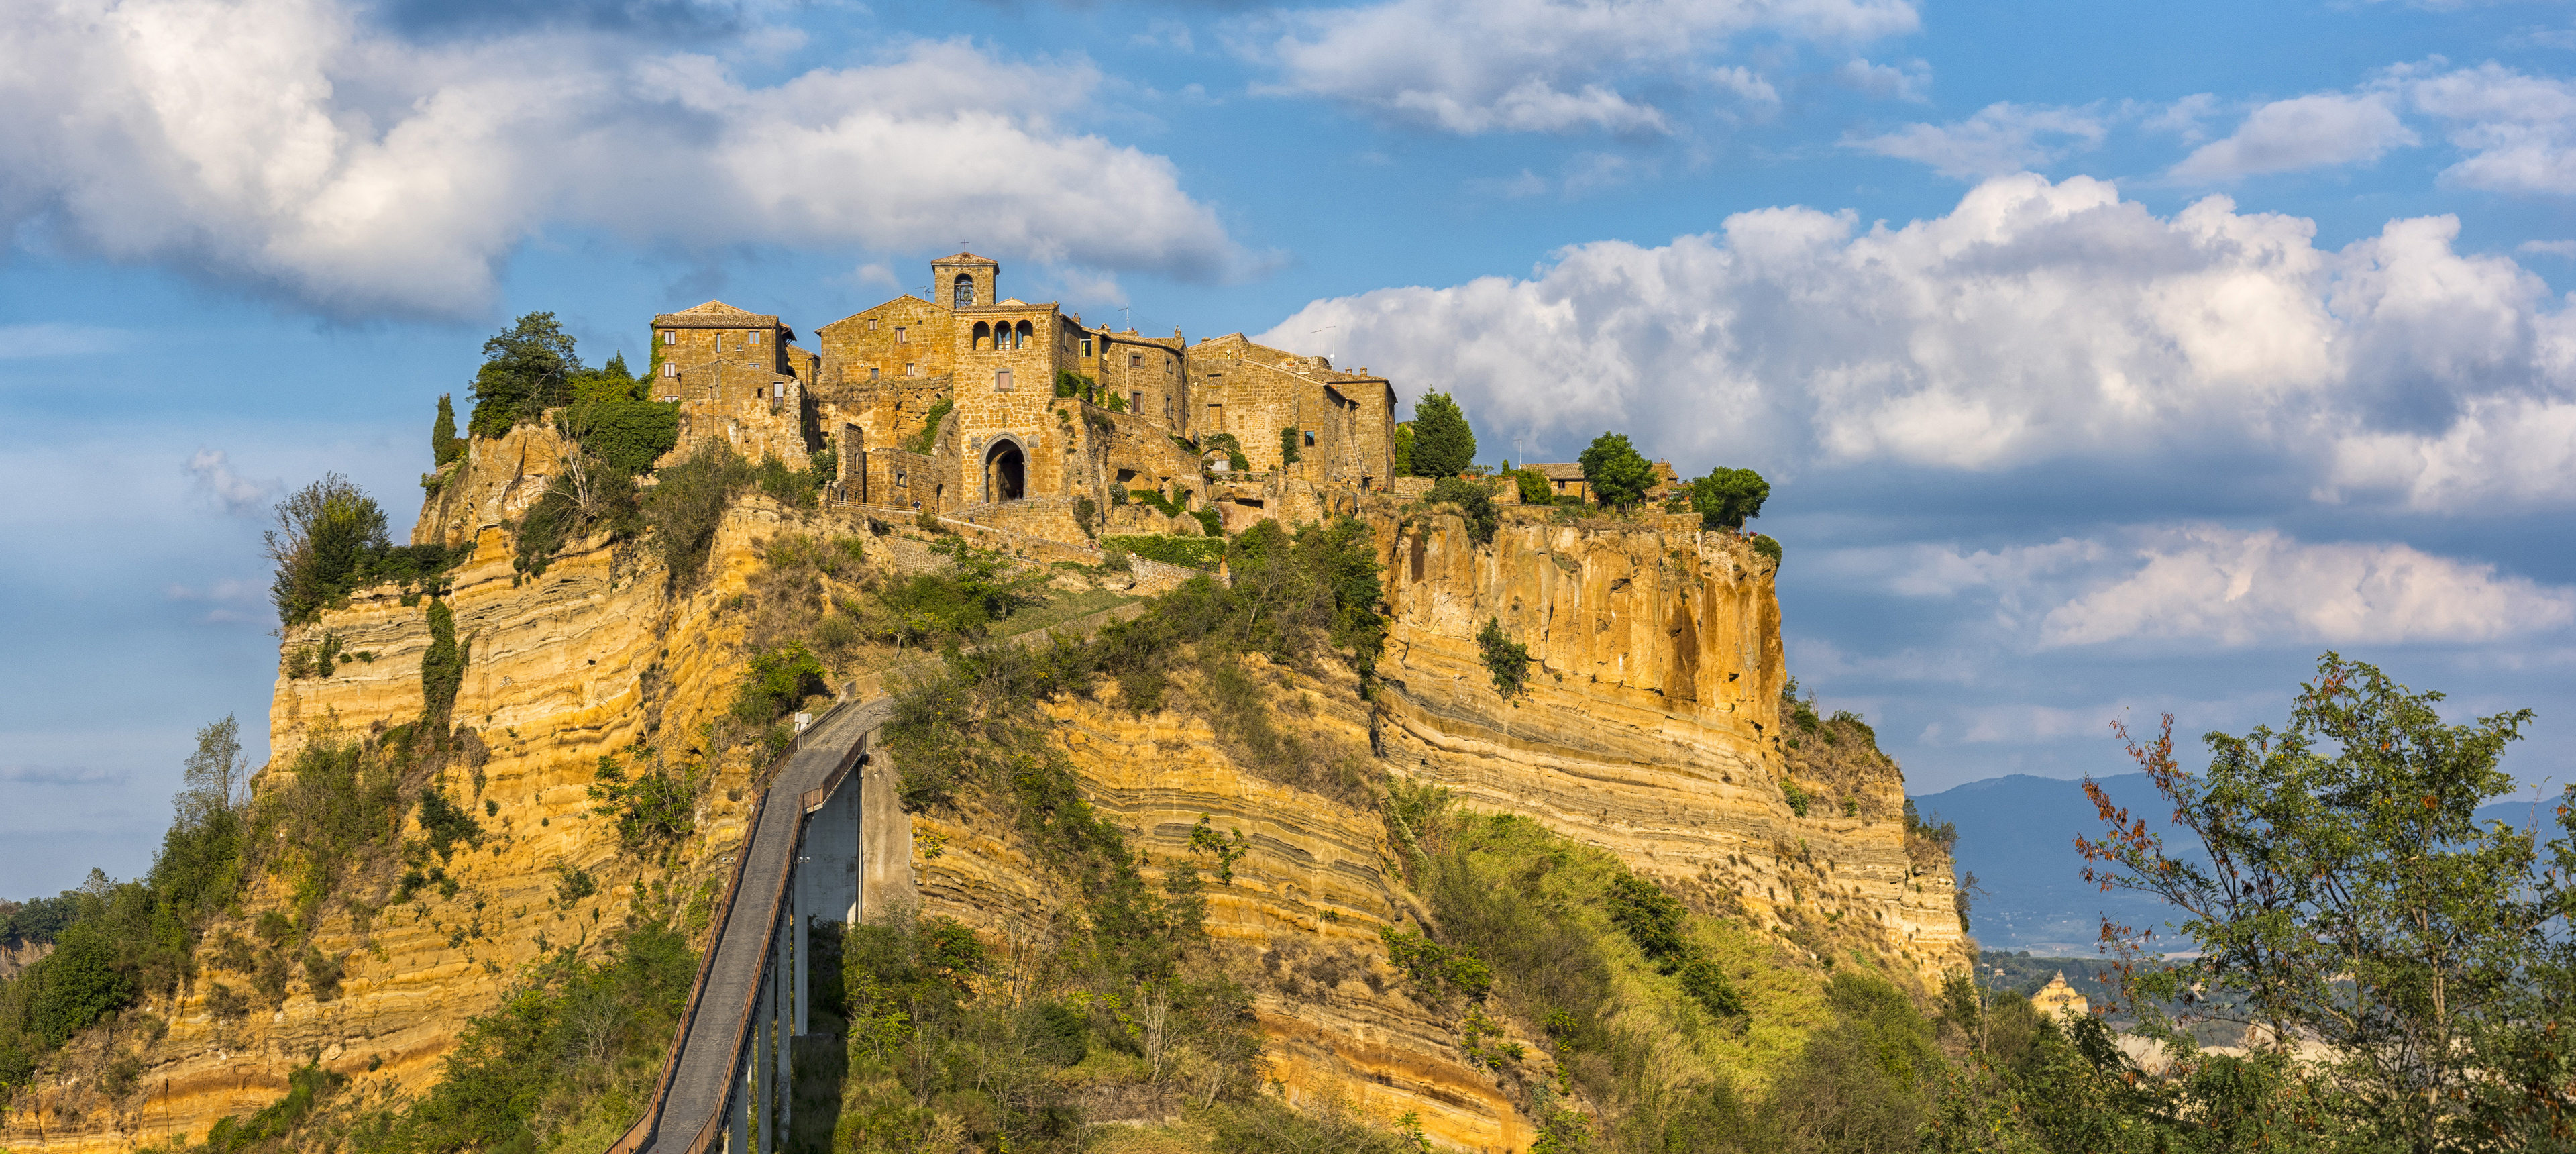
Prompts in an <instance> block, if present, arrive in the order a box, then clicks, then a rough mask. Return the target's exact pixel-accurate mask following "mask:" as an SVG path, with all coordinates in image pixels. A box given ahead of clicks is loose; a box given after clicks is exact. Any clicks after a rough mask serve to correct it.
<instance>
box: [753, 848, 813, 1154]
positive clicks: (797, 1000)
mask: <svg viewBox="0 0 2576 1154" xmlns="http://www.w3.org/2000/svg"><path fill="white" fill-rule="evenodd" d="M788 888H789V889H790V890H791V891H792V890H793V889H794V888H795V887H794V886H792V885H791V886H790V887H788ZM787 916H788V917H790V918H793V917H795V914H793V913H790V914H788V915H787ZM772 936H773V938H774V939H775V940H776V942H777V943H778V944H777V946H776V948H775V953H776V956H775V957H774V959H773V960H772V962H771V963H770V969H771V970H772V971H773V972H775V973H776V974H777V975H778V995H779V996H778V998H777V1000H776V1003H775V1004H776V1005H777V1007H778V1010H777V1013H775V1014H774V1015H772V1018H771V1023H770V1036H771V1037H773V1038H776V1039H777V1043H776V1045H777V1047H778V1051H777V1053H778V1071H777V1073H776V1074H775V1075H774V1076H773V1078H772V1080H771V1085H772V1087H773V1088H774V1089H775V1092H776V1095H777V1100H778V1113H777V1118H778V1135H779V1137H780V1138H781V1139H782V1140H783V1139H785V1138H786V1136H787V1121H788V1111H789V1110H790V1109H792V1108H793V1105H792V1103H791V1102H790V1101H789V1099H791V1098H792V1097H793V1096H794V1095H793V1094H791V1093H790V1092H789V1091H790V1090H791V1089H792V1088H793V1086H794V1083H795V1077H796V1043H795V1041H794V1039H793V1037H792V1036H791V1035H790V1032H789V1030H790V1027H792V1026H793V1025H794V1024H795V1022H796V1018H797V1016H798V1015H800V1014H802V1013H803V1012H804V1011H803V1010H802V1009H801V1007H802V1005H803V1004H804V1001H805V995H804V990H803V988H802V987H801V986H799V985H798V984H797V983H796V981H795V979H796V978H798V977H800V976H802V975H803V973H804V962H803V960H802V959H801V958H798V957H790V956H787V955H788V952H789V950H790V949H791V948H793V947H794V946H795V944H796V935H794V934H792V933H790V932H788V927H787V926H786V925H785V924H781V925H780V926H779V927H778V929H777V931H776V933H775V934H774V935H772ZM761 1154H769V1150H768V1148H767V1147H763V1148H762V1151H761Z"/></svg>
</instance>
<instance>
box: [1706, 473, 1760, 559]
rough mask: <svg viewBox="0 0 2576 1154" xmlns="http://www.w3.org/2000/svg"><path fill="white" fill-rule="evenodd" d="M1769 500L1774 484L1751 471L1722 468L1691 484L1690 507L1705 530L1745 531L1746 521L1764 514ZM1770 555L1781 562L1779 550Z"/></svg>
mask: <svg viewBox="0 0 2576 1154" xmlns="http://www.w3.org/2000/svg"><path fill="white" fill-rule="evenodd" d="M1770 499H1771V482H1769V481H1765V480H1763V479H1762V474H1760V473H1756V472H1754V471H1753V470H1751V469H1729V468H1725V467H1723V466H1721V467H1718V468H1715V469H1711V470H1709V471H1708V475H1707V476H1705V477H1701V478H1698V479H1696V480H1694V481H1692V482H1691V483H1690V508H1691V511H1692V512H1695V513H1697V514H1699V521H1700V525H1701V526H1702V527H1703V528H1709V529H1742V528H1744V522H1745V521H1746V520H1748V519H1750V518H1754V517H1759V516H1761V515H1762V503H1763V502H1764V501H1767V500H1770ZM1766 539H1767V538H1766ZM1770 556H1771V559H1772V560H1774V561H1777V560H1779V559H1780V558H1779V554H1778V552H1777V551H1776V550H1775V551H1774V552H1773V553H1771V554H1770Z"/></svg>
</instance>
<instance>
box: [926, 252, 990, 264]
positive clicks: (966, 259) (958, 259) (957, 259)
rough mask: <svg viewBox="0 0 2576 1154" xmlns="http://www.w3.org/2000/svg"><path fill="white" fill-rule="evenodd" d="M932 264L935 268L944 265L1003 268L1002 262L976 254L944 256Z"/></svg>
mask: <svg viewBox="0 0 2576 1154" xmlns="http://www.w3.org/2000/svg"><path fill="white" fill-rule="evenodd" d="M930 263H931V264H932V265H933V266H937V265H943V264H989V265H991V266H993V267H994V268H1000V267H1002V262H1000V261H997V260H994V259H992V258H990V257H981V256H977V255H975V254H974V253H971V252H961V253H958V254H957V255H955V256H943V257H941V258H939V259H938V260H934V261H932V262H930Z"/></svg>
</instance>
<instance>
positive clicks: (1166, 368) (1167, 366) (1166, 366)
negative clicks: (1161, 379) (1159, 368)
mask: <svg viewBox="0 0 2576 1154" xmlns="http://www.w3.org/2000/svg"><path fill="white" fill-rule="evenodd" d="M1173 364H1174V362H1173V360H1172V358H1170V357H1165V358H1163V375H1164V376H1167V377H1168V376H1171V375H1172V365H1173Z"/></svg>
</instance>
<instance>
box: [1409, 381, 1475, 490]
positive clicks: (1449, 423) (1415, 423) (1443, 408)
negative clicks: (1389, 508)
mask: <svg viewBox="0 0 2576 1154" xmlns="http://www.w3.org/2000/svg"><path fill="white" fill-rule="evenodd" d="M1411 428H1412V433H1413V435H1412V437H1411V438H1409V440H1410V442H1411V452H1410V453H1406V454H1405V455H1406V458H1407V460H1408V461H1409V462H1410V463H1411V464H1412V466H1413V475H1414V476H1416V477H1431V478H1434V479H1437V478H1441V477H1455V476H1457V475H1459V474H1460V473H1464V472H1466V471H1467V466H1469V465H1472V464H1475V463H1476V431H1475V430H1474V429H1472V428H1470V427H1468V425H1467V412H1466V410H1464V409H1461V408H1459V407H1458V402H1456V401H1454V400H1451V399H1450V397H1449V394H1447V393H1424V394H1422V399H1420V400H1418V401H1415V402H1413V420H1412V422H1411ZM1404 440H1406V439H1405V438H1399V443H1398V448H1397V451H1398V452H1400V453H1401V452H1404V444H1403V441H1404Z"/></svg>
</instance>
